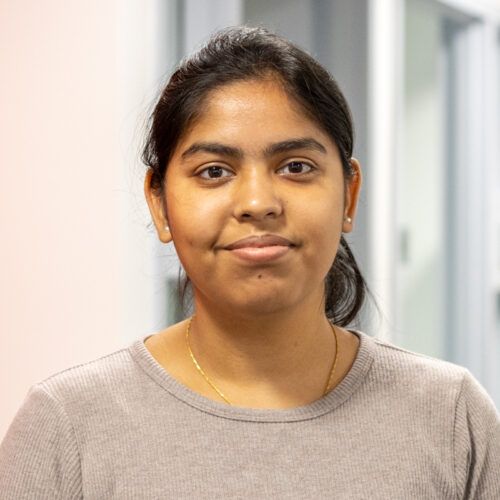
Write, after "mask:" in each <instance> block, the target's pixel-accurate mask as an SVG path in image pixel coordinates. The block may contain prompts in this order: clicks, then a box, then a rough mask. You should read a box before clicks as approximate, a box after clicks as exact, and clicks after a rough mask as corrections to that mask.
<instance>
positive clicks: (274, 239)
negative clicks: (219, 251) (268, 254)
mask: <svg viewBox="0 0 500 500" xmlns="http://www.w3.org/2000/svg"><path fill="white" fill-rule="evenodd" d="M273 246H281V247H292V246H295V245H294V244H293V243H292V242H291V241H290V240H287V239H286V238H284V237H283V236H278V235H276V234H264V235H260V236H258V235H254V236H249V237H248V238H243V239H241V240H238V241H235V242H234V243H231V244H230V245H228V246H227V247H225V249H226V250H237V249H240V248H263V247H273Z"/></svg>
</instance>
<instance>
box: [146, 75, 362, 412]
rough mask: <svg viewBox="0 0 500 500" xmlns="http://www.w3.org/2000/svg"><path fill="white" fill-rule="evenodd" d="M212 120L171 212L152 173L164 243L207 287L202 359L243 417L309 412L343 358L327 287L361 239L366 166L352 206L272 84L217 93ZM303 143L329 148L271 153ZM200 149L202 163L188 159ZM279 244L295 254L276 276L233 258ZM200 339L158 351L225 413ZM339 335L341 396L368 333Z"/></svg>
mask: <svg viewBox="0 0 500 500" xmlns="http://www.w3.org/2000/svg"><path fill="white" fill-rule="evenodd" d="M203 109H204V113H203V114H202V116H201V117H200V118H199V119H198V120H197V121H196V122H195V123H194V125H193V126H192V127H191V128H190V129H189V130H188V131H185V133H184V134H183V136H182V137H181V140H180V141H179V143H178V144H177V147H176V149H175V151H174V153H173V155H172V158H171V160H170V162H169V164H168V168H167V174H166V192H165V199H162V198H161V197H158V196H156V195H155V194H154V193H153V191H152V190H151V187H150V181H151V171H150V172H148V174H147V175H146V180H145V195H146V199H147V202H148V205H149V209H150V211H151V215H152V217H153V220H154V223H155V226H156V229H157V231H158V236H159V238H160V240H161V241H162V242H164V243H169V242H171V241H173V244H174V245H175V248H176V250H177V254H178V256H179V259H180V261H181V263H182V265H183V267H184V269H185V270H186V272H187V274H188V276H189V277H190V279H191V281H192V282H193V286H194V303H195V317H194V319H193V321H192V324H191V332H190V344H191V349H192V351H193V353H194V355H195V357H196V359H197V361H198V362H199V364H200V365H201V367H202V368H203V370H204V371H205V373H206V374H207V375H208V377H209V378H210V380H211V381H212V382H213V383H214V384H215V385H216V386H217V388H219V389H220V390H221V391H222V392H223V393H224V394H225V395H226V397H228V398H229V400H230V401H231V403H232V404H235V405H238V406H245V407H249V408H270V409H271V408H272V409H276V408H292V407H296V406H301V405H304V404H308V403H310V402H312V401H314V400H316V399H318V398H320V397H321V396H322V395H323V392H324V390H325V387H326V382H327V380H328V376H329V374H330V370H331V367H332V363H333V359H334V356H335V341H334V337H333V334H332V330H331V328H330V326H329V325H328V320H327V318H326V316H325V314H324V299H323V296H324V284H323V280H324V278H325V276H326V274H327V272H328V270H329V268H330V266H331V263H332V262H333V260H334V257H335V255H336V253H337V250H338V247H339V242H340V237H341V234H342V232H346V233H347V232H350V231H352V229H353V224H354V217H355V213H356V208H357V202H358V194H359V190H360V187H361V179H362V177H361V170H360V167H359V164H358V162H357V161H356V160H355V159H352V160H351V162H352V166H353V169H354V171H355V175H354V178H353V180H352V182H351V183H349V184H348V185H347V189H346V196H345V199H344V177H343V173H342V164H341V160H340V156H339V153H338V150H337V147H336V145H335V143H334V142H333V141H332V140H331V139H330V137H329V136H328V135H327V134H326V132H324V131H323V130H322V129H321V128H320V127H319V126H318V125H317V124H316V123H315V122H313V121H311V120H310V119H309V118H308V117H307V115H306V114H305V113H304V111H303V110H302V109H301V108H300V107H299V106H298V104H297V103H296V102H295V101H293V100H292V99H290V98H289V97H288V95H287V94H286V93H285V92H284V91H283V90H282V88H281V87H280V85H279V84H277V83H276V82H275V81H273V80H272V79H269V80H252V81H245V82H238V83H234V84H230V85H227V86H224V87H222V88H220V89H217V90H215V91H212V93H211V94H210V95H209V96H208V98H207V99H206V101H205V103H204V105H203ZM303 138H312V139H314V140H315V141H317V142H318V143H319V144H320V146H317V145H316V146H310V145H308V146H302V147H295V148H294V149H291V150H288V151H280V152H276V151H275V152H274V153H273V154H269V149H270V146H272V145H276V144H277V143H283V142H284V141H290V140H295V139H303ZM202 143H203V144H206V143H217V144H222V145H224V146H229V147H231V148H233V149H237V150H238V151H239V155H236V156H235V155H233V154H228V151H208V150H206V148H203V147H202V148H200V147H199V145H200V144H202ZM193 145H198V147H197V148H196V147H195V148H193ZM321 147H322V148H323V149H324V150H321V149H322V148H321ZM190 148H191V151H193V149H196V151H195V152H193V153H192V154H188V153H186V151H187V150H188V149H190ZM212 149H213V148H212ZM226 149H227V148H226ZM266 151H268V154H266ZM183 153H184V154H183ZM208 167H215V168H212V169H208ZM207 169H208V170H207ZM347 216H348V217H351V219H352V222H350V223H348V222H346V221H345V220H344V219H345V217H347ZM166 226H169V230H166V229H165V228H166ZM266 233H272V234H276V235H280V236H283V237H285V238H287V239H289V240H291V241H292V242H293V244H294V245H295V246H294V247H293V248H292V249H291V250H290V251H288V252H287V254H286V255H284V256H282V257H280V258H279V259H277V260H274V261H272V262H267V263H254V262H252V263H249V262H247V261H243V260H241V259H239V258H238V257H236V256H234V254H233V253H232V252H230V251H229V250H226V249H225V248H224V247H226V246H227V245H229V244H231V243H233V242H235V241H237V240H240V239H242V238H245V237H247V236H251V235H256V234H258V235H261V234H266ZM186 326H187V321H183V322H181V323H178V324H176V325H173V326H171V327H169V328H167V329H165V330H164V331H162V332H159V333H157V334H156V335H152V336H151V337H149V338H148V339H147V340H146V342H145V343H146V347H147V348H148V349H149V351H150V352H151V354H152V355H153V356H154V357H155V359H156V360H157V361H158V362H159V363H160V364H161V365H162V366H163V368H164V369H165V370H167V371H168V372H169V373H170V374H171V375H172V376H173V377H175V378H176V379H177V380H178V381H179V382H181V383H182V384H184V385H186V386H187V387H189V388H190V389H191V390H193V391H195V392H198V393H199V394H202V395H203V396H205V397H208V398H211V399H214V400H216V401H221V402H222V401H223V400H222V399H221V398H220V396H219V395H218V394H217V393H216V392H215V391H214V390H213V389H212V388H211V387H210V386H209V385H208V384H207V382H206V381H205V380H204V379H203V377H201V375H200V374H199V373H198V371H197V370H196V368H195V366H194V364H193V362H192V360H191V358H190V356H189V353H188V351H187V347H186V342H185V331H186ZM336 329H337V333H338V342H339V360H338V365H337V369H336V372H335V373H336V376H335V377H334V384H333V386H334V387H335V386H336V385H338V383H339V382H340V381H341V380H342V379H343V378H344V377H345V375H346V374H347V372H348V371H349V369H350V367H351V365H352V362H353V360H354V358H355V356H356V353H357V349H358V343H359V341H358V338H357V337H356V336H355V335H354V334H352V333H350V332H348V331H347V330H345V329H343V328H340V327H336Z"/></svg>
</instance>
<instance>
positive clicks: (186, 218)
mask: <svg viewBox="0 0 500 500" xmlns="http://www.w3.org/2000/svg"><path fill="white" fill-rule="evenodd" d="M167 206H168V214H169V222H170V226H171V228H172V235H173V238H174V244H179V245H180V244H182V245H183V246H185V245H189V246H190V247H207V246H211V245H213V243H214V242H215V241H216V239H217V236H218V234H219V232H220V230H221V228H222V225H223V221H224V218H225V216H226V210H225V206H226V205H225V203H224V201H223V200H222V199H221V198H220V197H219V198H217V197H214V196H205V197H204V196H200V195H197V196H192V195H190V193H189V191H186V190H185V191H184V192H182V191H181V190H180V189H178V190H176V191H173V189H172V191H170V192H169V191H167ZM176 246H177V245H176Z"/></svg>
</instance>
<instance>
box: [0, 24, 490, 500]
mask: <svg viewBox="0 0 500 500" xmlns="http://www.w3.org/2000/svg"><path fill="white" fill-rule="evenodd" d="M352 146H353V131H352V124H351V119H350V114H349V110H348V107H347V104H346V102H345V100H344V98H343V96H342V94H341V92H340V90H339V88H338V87H337V85H336V84H335V82H334V81H333V80H332V78H331V77H330V75H329V74H328V73H327V72H326V71H325V70H324V69H323V68H322V67H321V66H320V65H319V64H318V63H317V62H316V61H314V60H313V59H312V58H311V57H310V56H308V55H307V54H305V53H304V52H302V51H301V50H299V49H298V48H296V47H295V46H293V45H292V44H290V43H289V42H287V41H285V40H283V39H281V38H279V37H277V36H275V35H273V34H270V33H268V32H267V31H265V30H263V29H261V28H249V27H240V28H233V29H228V30H224V31H222V32H219V33H217V34H216V35H215V36H214V37H213V38H212V39H211V40H210V41H209V42H208V43H207V45H206V46H204V47H203V48H202V49H201V50H200V51H199V52H197V53H196V54H194V55H193V56H191V57H190V58H188V59H187V60H185V61H184V62H183V63H182V64H181V66H180V68H179V69H178V70H177V71H176V72H175V73H174V75H173V76H172V78H171V79H170V81H169V83H168V85H167V87H166V88H165V90H164V92H163V94H162V96H161V98H160V100H159V102H158V104H157V106H156V108H155V111H154V113H153V117H152V122H151V129H150V134H149V136H148V141H147V145H146V149H145V155H144V157H145V160H146V163H147V165H148V167H149V170H148V171H147V174H146V179H145V194H146V198H147V202H148V205H149V208H150V211H151V215H152V218H153V221H154V224H155V226H156V230H157V232H158V236H159V238H160V240H161V241H162V242H164V243H166V244H167V243H170V242H173V244H174V245H175V248H176V250H177V253H178V255H179V259H180V261H181V263H182V265H183V268H184V269H185V271H186V275H187V277H188V279H189V281H190V283H191V285H192V289H193V297H194V311H195V312H194V315H193V316H191V317H190V318H188V319H186V320H185V321H181V322H180V323H178V324H175V325H173V326H170V327H168V328H166V329H165V330H164V331H162V332H159V333H156V334H153V335H149V336H147V337H146V338H144V339H140V340H137V341H136V342H134V343H133V344H132V345H131V346H130V347H129V348H127V349H122V350H120V351H118V352H115V353H112V354H110V355H108V356H106V357H104V358H101V359H98V360H96V361H93V362H90V363H87V364H84V365H80V366H77V367H74V368H71V369H69V370H66V371H63V372H61V373H58V374H56V375H54V376H52V377H50V378H49V379H47V380H44V381H42V382H40V383H38V384H35V385H34V386H33V387H32V388H31V390H30V392H29V394H28V396H27V398H26V400H25V402H24V404H23V406H22V407H21V409H20V410H19V412H18V414H17V415H16V418H15V419H14V422H13V423H12V425H11V427H10V429H9V431H8V433H7V436H6V438H5V439H4V441H3V443H2V446H1V448H0V491H1V492H2V498H5V499H19V498H37V499H42V498H51V499H54V498H64V499H69V498H89V499H90V498H95V499H98V498H99V499H102V498H120V499H125V498H134V499H136V498H140V499H153V498H155V499H156V498H158V499H159V498H176V499H177V498H211V499H212V498H213V499H215V498H217V499H220V498H259V499H261V498H298V499H301V498H303V499H310V498H349V499H351V498H352V499H361V498H369V499H387V498H412V499H413V498H415V499H417V498H418V499H431V498H436V499H448V498H449V499H452V498H453V499H458V498H461V499H462V498H485V499H486V498H488V499H494V498H500V474H499V470H500V419H499V415H498V413H497V411H496V409H495V407H494V405H493V403H492V401H491V399H490V398H489V397H488V395H487V394H486V393H485V391H484V390H483V388H482V387H481V386H480V385H479V384H478V382H477V381H476V380H475V379H474V378H473V377H472V376H471V374H470V373H469V372H468V371H467V370H466V369H464V368H462V367H459V366H456V365H453V364H450V363H446V362H444V361H439V360H435V359H432V358H429V357H426V356H422V355H418V354H414V353H411V352H408V351H405V350H402V349H399V348H397V347H395V346H393V345H391V344H389V343H385V342H382V341H379V340H376V339H374V338H372V337H369V336H368V335H366V334H365V333H363V332H361V331H357V330H352V329H351V330H349V329H347V328H346V327H347V326H348V325H349V324H350V323H352V321H353V320H355V319H356V315H357V313H358V312H359V310H360V308H361V305H362V303H363V299H364V296H365V292H366V285H365V282H364V280H363V278H362V276H361V274H360V272H359V270H358V268H357V266H356V262H355V260H354V258H353V256H352V254H351V252H350V250H349V247H348V245H347V243H346V242H345V240H344V238H343V237H342V233H343V232H345V233H348V232H350V231H352V229H353V224H354V218H355V214H356V206H357V201H358V195H359V191H360V187H361V179H362V174H361V170H360V166H359V164H358V162H357V161H356V160H355V159H354V158H352Z"/></svg>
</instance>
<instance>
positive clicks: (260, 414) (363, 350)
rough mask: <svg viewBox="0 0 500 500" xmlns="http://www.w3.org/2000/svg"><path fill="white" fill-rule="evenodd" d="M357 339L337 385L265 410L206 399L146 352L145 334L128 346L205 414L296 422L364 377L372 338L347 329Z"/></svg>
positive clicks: (339, 398)
mask: <svg viewBox="0 0 500 500" xmlns="http://www.w3.org/2000/svg"><path fill="white" fill-rule="evenodd" d="M349 331H350V332H351V333H353V334H354V335H356V336H357V337H358V338H359V347H358V352H357V355H356V358H355V359H354V362H353V364H352V366H351V369H350V370H349V372H348V373H347V375H346V376H345V377H344V378H343V380H342V381H341V382H340V384H339V385H337V387H335V388H334V389H333V390H331V391H330V392H329V393H328V394H327V395H326V396H323V397H321V398H319V399H317V400H316V401H313V402H312V403H309V404H307V405H303V406H297V407H294V408H285V409H266V408H247V407H243V406H232V405H228V404H227V403H222V402H218V401H215V400H213V399H210V398H207V397H206V396H203V395H201V394H199V393H197V392H195V391H193V390H191V389H190V388H189V387H187V386H185V385H184V384H181V383H180V382H179V381H178V380H177V379H175V378H174V377H172V375H170V374H169V373H168V372H167V371H166V370H165V369H164V368H163V367H162V366H161V365H160V364H159V363H158V361H156V359H155V358H154V357H153V356H152V354H151V353H150V352H149V351H148V349H147V347H146V345H145V344H144V342H145V341H146V340H147V339H148V338H149V337H150V336H151V335H147V336H145V337H142V338H140V339H137V340H135V341H134V342H133V343H132V344H131V345H130V346H129V352H130V354H131V356H132V359H133V360H134V361H135V362H136V363H137V364H139V366H140V367H141V368H142V369H143V370H144V371H145V372H146V373H147V374H148V375H149V376H150V377H151V378H152V379H153V380H154V381H155V382H156V383H157V384H158V385H159V386H161V387H162V388H163V389H165V390H166V391H167V392H168V393H170V394H171V395H172V396H174V397H175V398H177V399H179V400H180V401H183V402H184V403H186V404H188V405H189V406H191V407H193V408H196V409H197V410H200V411H202V412H205V413H209V414H211V415H215V416H218V417H222V418H227V419H231V420H244V421H251V422H296V421H300V420H309V419H312V418H316V417H319V416H321V415H324V414H325V413H328V412H330V411H333V410H335V409H336V408H338V407H339V406H340V405H342V404H343V403H344V402H345V401H346V400H347V399H349V398H350V397H351V395H353V394H354V393H355V392H356V390H357V389H358V388H359V386H360V385H361V383H362V382H363V381H364V380H365V378H366V375H367V374H368V371H369V369H370V367H371V365H372V362H373V359H374V349H375V341H374V339H373V338H372V337H370V336H368V335H367V334H365V333H363V332H361V331H359V330H349Z"/></svg>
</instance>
